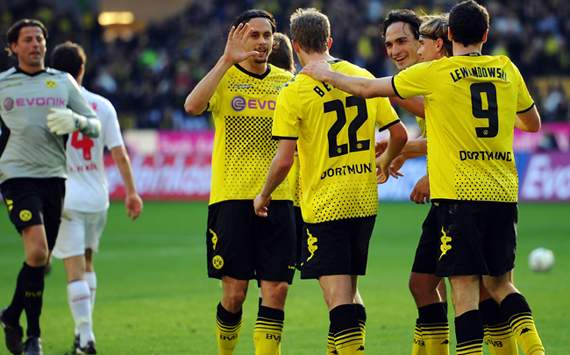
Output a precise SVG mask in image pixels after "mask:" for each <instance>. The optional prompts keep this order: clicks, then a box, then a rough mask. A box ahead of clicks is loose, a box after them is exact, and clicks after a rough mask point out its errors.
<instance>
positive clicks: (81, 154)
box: [51, 42, 143, 354]
mask: <svg viewBox="0 0 570 355" xmlns="http://www.w3.org/2000/svg"><path fill="white" fill-rule="evenodd" d="M86 61H87V57H86V55H85V52H84V51H83V48H82V47H81V46H79V45H78V44H76V43H72V42H65V43H63V44H60V45H58V46H56V47H55V48H54V50H53V52H52V55H51V66H52V68H54V69H58V70H61V71H63V72H67V73H69V74H71V75H72V76H73V77H74V78H75V79H76V80H77V83H78V84H79V85H81V83H82V82H83V76H84V74H85V65H86ZM81 94H82V95H83V96H84V97H85V99H86V100H87V102H89V104H90V105H91V107H92V108H93V110H94V111H95V113H96V114H97V117H98V118H99V120H100V121H101V128H102V131H101V135H100V136H99V137H98V138H96V139H91V138H89V137H87V136H85V135H83V134H81V133H80V132H74V133H73V134H72V136H71V138H70V139H68V141H67V171H68V178H67V181H66V191H67V193H66V195H65V201H64V214H63V220H62V222H61V227H60V230H59V235H58V238H57V242H56V243H55V248H54V250H53V255H54V256H55V257H56V258H59V259H63V262H64V265H65V270H66V273H67V282H68V284H67V296H68V303H69V308H70V310H71V315H72V316H73V320H74V322H75V341H74V343H73V353H75V354H95V353H96V350H95V336H94V334H93V326H92V319H93V317H92V314H93V307H94V305H95V292H96V289H97V277H96V274H95V270H94V267H93V254H94V253H96V252H97V250H98V248H99V241H100V239H101V234H102V232H103V228H104V227H105V222H106V219H107V209H108V208H109V191H108V189H107V179H106V178H105V170H104V164H103V148H104V147H107V148H108V149H109V150H110V152H111V156H112V157H113V160H114V161H115V163H116V164H117V167H118V169H119V172H120V174H121V177H122V178H123V182H124V184H125V190H126V197H125V208H126V210H127V215H128V216H129V218H131V219H133V220H135V219H136V218H137V217H138V216H139V215H140V213H141V211H142V208H143V203H142V199H141V198H140V196H139V195H138V193H137V190H136V187H135V182H134V179H133V173H132V170H131V164H130V159H129V156H128V154H127V151H126V149H125V145H124V143H123V138H122V137H121V131H120V127H119V121H118V119H117V112H116V111H115V108H114V107H113V105H112V104H111V102H110V101H109V100H107V99H105V98H104V97H102V96H99V95H97V94H94V93H92V92H89V91H88V90H87V89H85V88H84V87H81Z"/></svg>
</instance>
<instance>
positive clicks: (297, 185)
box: [287, 152, 301, 207]
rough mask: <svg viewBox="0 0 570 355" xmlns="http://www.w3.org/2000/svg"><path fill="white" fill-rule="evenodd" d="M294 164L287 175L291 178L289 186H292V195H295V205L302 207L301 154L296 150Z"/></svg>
mask: <svg viewBox="0 0 570 355" xmlns="http://www.w3.org/2000/svg"><path fill="white" fill-rule="evenodd" d="M293 159H294V160H293V165H292V166H291V170H290V171H289V175H287V179H289V186H290V188H291V196H293V206H295V207H300V201H301V180H300V176H299V155H298V154H297V153H296V152H295V157H294V158H293Z"/></svg>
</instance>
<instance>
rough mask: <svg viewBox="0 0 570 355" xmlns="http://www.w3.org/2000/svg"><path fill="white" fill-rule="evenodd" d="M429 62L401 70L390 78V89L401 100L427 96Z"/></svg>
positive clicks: (429, 72) (429, 71)
mask: <svg viewBox="0 0 570 355" xmlns="http://www.w3.org/2000/svg"><path fill="white" fill-rule="evenodd" d="M430 66H431V62H425V63H419V64H416V65H412V66H411V67H409V68H407V69H404V70H402V71H401V72H400V73H398V74H396V75H394V76H393V77H392V87H393V88H394V91H395V92H396V95H398V96H399V97H400V98H402V99H407V98H409V97H413V96H424V95H428V94H429V93H430V92H429V91H428V89H429V86H430V77H431V75H430V74H431V72H432V70H430Z"/></svg>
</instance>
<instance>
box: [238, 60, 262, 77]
mask: <svg viewBox="0 0 570 355" xmlns="http://www.w3.org/2000/svg"><path fill="white" fill-rule="evenodd" d="M239 65H240V66H241V67H242V68H244V69H245V70H247V71H248V72H250V73H253V74H259V75H263V74H265V72H266V71H267V62H263V63H256V62H252V61H250V60H244V61H243V62H241V63H239Z"/></svg>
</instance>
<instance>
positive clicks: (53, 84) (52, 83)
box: [46, 80, 57, 89]
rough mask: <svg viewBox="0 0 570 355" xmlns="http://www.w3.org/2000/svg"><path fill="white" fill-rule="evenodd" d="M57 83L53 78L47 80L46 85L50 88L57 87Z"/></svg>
mask: <svg viewBox="0 0 570 355" xmlns="http://www.w3.org/2000/svg"><path fill="white" fill-rule="evenodd" d="M56 86H57V84H56V83H55V81H53V80H46V87H47V88H49V89H55V87H56Z"/></svg>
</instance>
